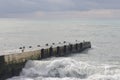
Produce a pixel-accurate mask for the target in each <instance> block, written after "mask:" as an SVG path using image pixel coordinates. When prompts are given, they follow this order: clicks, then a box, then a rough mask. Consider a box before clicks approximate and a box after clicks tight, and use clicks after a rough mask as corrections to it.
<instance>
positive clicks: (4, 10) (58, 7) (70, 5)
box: [0, 0, 120, 19]
mask: <svg viewBox="0 0 120 80" xmlns="http://www.w3.org/2000/svg"><path fill="white" fill-rule="evenodd" d="M0 18H110V19H111V18H117V19H120V0H0Z"/></svg>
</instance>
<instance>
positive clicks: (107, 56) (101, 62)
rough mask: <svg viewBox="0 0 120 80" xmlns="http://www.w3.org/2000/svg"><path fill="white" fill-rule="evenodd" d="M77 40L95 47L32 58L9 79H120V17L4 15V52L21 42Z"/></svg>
mask: <svg viewBox="0 0 120 80" xmlns="http://www.w3.org/2000/svg"><path fill="white" fill-rule="evenodd" d="M76 40H77V41H80V42H82V41H91V44H92V48H90V49H87V50H85V51H83V52H81V53H76V54H75V53H73V54H72V55H69V56H67V57H51V58H47V59H43V60H29V61H27V63H26V64H25V67H24V68H23V69H22V71H21V73H20V75H19V76H13V77H12V78H9V79H7V80H120V20H118V19H52V20H50V19H43V20H42V19H15V18H13V19H12V18H5V19H4V18H1V19H0V55H6V54H11V53H14V52H16V51H17V50H18V49H19V47H21V46H25V47H26V48H29V46H32V48H36V46H37V45H41V46H45V44H46V43H48V44H50V45H52V43H55V44H56V45H57V43H59V42H61V43H62V42H63V41H66V42H68V43H71V42H75V41H76ZM16 54H17V53H16Z"/></svg>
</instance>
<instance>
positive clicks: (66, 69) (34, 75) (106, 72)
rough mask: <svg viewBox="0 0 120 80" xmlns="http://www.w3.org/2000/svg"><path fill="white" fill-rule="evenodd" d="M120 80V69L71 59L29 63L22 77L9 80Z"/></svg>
mask: <svg viewBox="0 0 120 80" xmlns="http://www.w3.org/2000/svg"><path fill="white" fill-rule="evenodd" d="M61 79H62V80H119V79H120V67H117V66H115V65H98V66H95V65H91V64H89V63H87V62H81V61H76V60H74V59H71V58H61V59H55V60H50V61H32V60H30V61H28V62H27V63H26V65H25V67H24V68H23V70H22V72H21V74H20V76H18V77H13V78H11V79H8V80H61Z"/></svg>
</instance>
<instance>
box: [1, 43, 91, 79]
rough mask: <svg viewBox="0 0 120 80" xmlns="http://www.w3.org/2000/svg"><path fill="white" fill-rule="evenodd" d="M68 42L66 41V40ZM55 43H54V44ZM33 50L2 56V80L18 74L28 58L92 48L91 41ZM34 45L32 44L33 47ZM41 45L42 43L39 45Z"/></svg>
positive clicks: (64, 53)
mask: <svg viewBox="0 0 120 80" xmlns="http://www.w3.org/2000/svg"><path fill="white" fill-rule="evenodd" d="M64 43H66V42H64ZM54 44H55V43H53V45H54ZM46 46H47V47H45V48H40V49H38V50H33V51H24V50H22V51H21V53H13V54H7V55H1V56H0V80H5V79H6V78H10V77H12V76H18V75H19V73H20V72H21V70H22V68H23V67H24V65H25V63H26V61H28V60H41V59H45V58H49V57H52V56H55V57H62V56H65V55H69V54H71V53H79V52H81V51H83V50H85V49H88V48H91V42H90V41H83V42H76V43H70V44H64V45H56V46H48V44H46ZM31 47H32V46H30V48H31ZM38 47H40V45H38Z"/></svg>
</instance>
